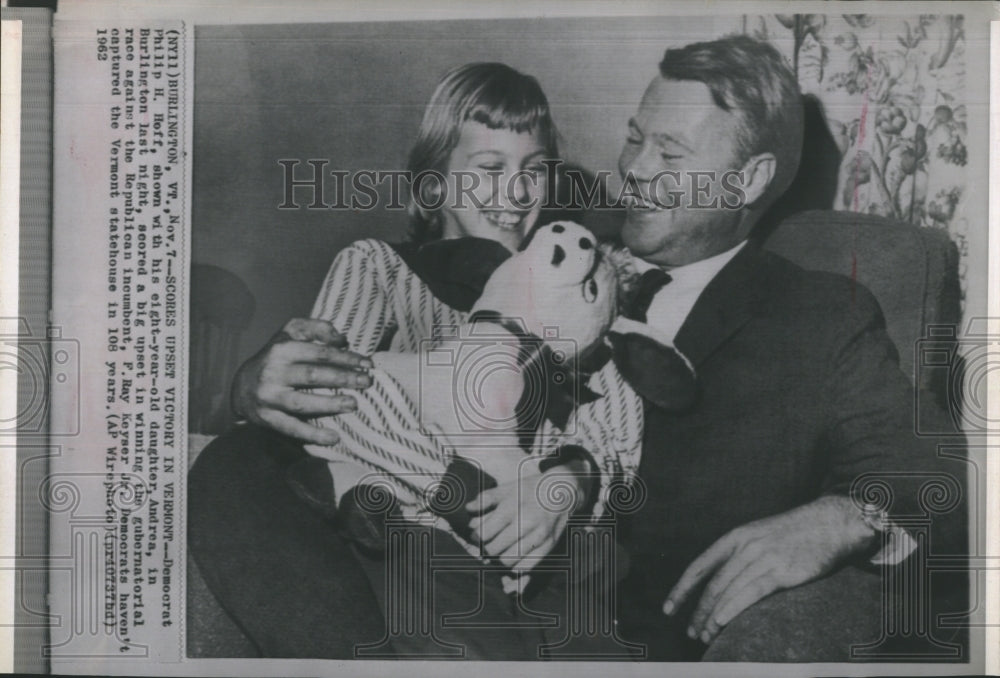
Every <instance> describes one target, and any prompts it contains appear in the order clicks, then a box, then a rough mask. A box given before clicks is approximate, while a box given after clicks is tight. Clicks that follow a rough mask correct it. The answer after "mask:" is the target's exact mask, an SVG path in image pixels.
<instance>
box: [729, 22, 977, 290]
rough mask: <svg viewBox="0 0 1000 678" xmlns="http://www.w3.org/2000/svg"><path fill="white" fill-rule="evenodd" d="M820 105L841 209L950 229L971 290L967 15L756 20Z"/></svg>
mask: <svg viewBox="0 0 1000 678" xmlns="http://www.w3.org/2000/svg"><path fill="white" fill-rule="evenodd" d="M743 30H744V32H745V33H748V34H750V35H754V36H756V37H759V38H763V39H766V40H768V41H770V42H771V43H772V44H774V45H775V46H776V47H778V49H780V50H781V51H782V52H783V53H784V54H785V55H786V57H787V58H788V59H789V62H790V63H791V64H792V66H793V68H794V69H795V72H796V75H797V76H798V79H799V84H800V86H801V88H802V91H803V93H804V94H811V95H814V96H815V97H817V98H818V99H819V101H820V102H821V104H822V106H823V109H824V113H825V116H826V121H827V124H828V126H829V128H830V131H831V132H832V134H833V137H834V139H835V140H836V143H837V145H838V147H839V149H840V158H841V164H840V172H839V181H838V186H837V194H836V199H835V203H834V209H839V210H851V211H857V212H866V213H869V214H878V215H881V216H886V217H891V218H894V219H900V220H903V221H908V222H910V223H913V224H917V225H920V226H925V227H928V228H940V229H943V230H946V231H947V232H948V233H949V234H950V235H951V237H952V239H953V240H954V241H955V242H956V244H957V246H958V248H959V252H960V253H961V256H962V264H961V270H960V274H961V277H962V286H963V289H964V288H965V277H966V259H967V256H966V255H967V242H966V236H967V229H968V221H967V219H966V217H965V214H964V210H963V203H962V201H963V188H964V187H965V185H966V155H967V153H966V136H967V131H966V108H965V103H964V102H965V99H966V97H965V63H966V62H965V34H964V31H963V17H962V16H960V15H929V14H921V15H912V16H877V17H875V16H872V15H869V14H840V15H836V14H796V15H789V14H777V15H767V16H747V17H745V18H744V22H743Z"/></svg>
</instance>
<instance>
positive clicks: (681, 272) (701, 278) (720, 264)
mask: <svg viewBox="0 0 1000 678" xmlns="http://www.w3.org/2000/svg"><path fill="white" fill-rule="evenodd" d="M746 244H747V241H746V240H743V241H741V242H740V243H739V244H738V245H736V247H733V248H732V249H728V250H726V251H725V252H721V253H719V254H716V255H714V256H711V257H709V258H708V259H702V260H701V261H695V262H692V263H690V264H684V265H683V266H677V267H675V268H671V269H667V273H669V274H670V279H671V283H670V284H671V285H672V286H673V285H677V284H678V283H680V284H679V285H677V286H678V287H686V288H690V287H697V288H700V289H704V288H705V287H706V286H707V285H708V283H710V282H712V278H714V277H715V276H717V275H718V274H719V271H721V270H722V269H723V268H724V267H725V265H726V264H728V263H729V262H730V261H731V260H732V258H733V257H735V256H736V254H737V253H738V252H739V251H740V250H741V249H743V248H744V247H745V246H746ZM652 268H656V264H651V263H650V262H648V261H646V260H645V259H640V258H638V257H636V259H635V269H636V271H638V272H639V273H640V274H642V273H645V272H646V271H648V270H650V269H652Z"/></svg>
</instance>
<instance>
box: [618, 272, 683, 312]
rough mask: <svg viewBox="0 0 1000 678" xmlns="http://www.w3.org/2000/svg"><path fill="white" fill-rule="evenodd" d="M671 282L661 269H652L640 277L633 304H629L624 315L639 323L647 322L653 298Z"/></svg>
mask: <svg viewBox="0 0 1000 678" xmlns="http://www.w3.org/2000/svg"><path fill="white" fill-rule="evenodd" d="M671 280H672V278H671V277H670V275H669V274H668V273H665V272H664V271H662V270H661V269H659V268H651V269H650V270H648V271H646V272H645V273H643V274H642V275H641V276H639V282H638V283H637V284H636V289H635V292H634V293H633V297H632V302H631V303H630V304H628V308H627V309H625V313H624V314H623V315H624V316H625V317H626V318H631V319H632V320H635V321H637V322H641V323H644V322H646V311H648V310H649V305H650V304H651V303H653V297H655V296H656V293H657V292H659V291H660V290H662V289H663V287H664V285H666V284H668V283H669V282H670V281H671Z"/></svg>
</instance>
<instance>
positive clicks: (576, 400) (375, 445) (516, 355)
mask: <svg viewBox="0 0 1000 678" xmlns="http://www.w3.org/2000/svg"><path fill="white" fill-rule="evenodd" d="M628 260H629V257H628V255H627V253H624V254H623V253H622V252H620V251H615V250H612V249H609V248H603V247H602V248H599V247H598V246H597V242H596V239H595V238H594V236H593V234H591V233H590V231H588V230H587V229H585V228H584V227H582V226H579V225H578V224H575V223H572V222H556V223H552V224H548V225H546V226H543V227H540V228H538V229H536V230H535V231H534V232H533V234H532V235H531V236H530V237H529V239H528V240H527V242H526V243H525V244H523V245H522V247H521V251H519V252H517V253H515V254H514V255H512V256H510V257H509V258H508V259H506V260H505V261H503V262H502V263H501V264H500V265H499V266H498V267H497V268H496V269H495V270H494V271H493V273H492V275H490V277H489V279H488V280H487V282H486V284H485V286H484V288H483V291H482V294H481V295H480V297H479V299H478V301H476V302H475V304H474V305H473V307H472V309H471V312H470V313H469V314H468V316H467V317H466V318H464V320H463V322H460V323H456V324H454V325H451V326H442V327H438V328H436V330H437V333H436V336H433V337H430V338H428V339H427V340H426V341H423V342H422V344H421V346H420V349H419V350H418V351H414V352H406V353H404V352H386V351H380V352H375V353H374V354H373V355H372V361H373V363H374V368H373V369H372V370H371V376H372V382H373V383H372V386H371V387H369V388H368V389H365V390H363V391H360V392H357V393H353V392H352V394H353V395H355V399H356V400H358V401H359V407H358V411H357V412H355V413H344V414H340V415H337V416H334V417H328V418H325V419H323V420H321V424H322V425H323V426H326V427H329V428H333V429H334V430H336V431H337V432H338V434H339V435H340V439H341V442H340V443H338V444H337V445H336V446H333V447H320V446H309V447H307V449H308V450H309V452H310V453H311V454H313V455H315V456H317V457H321V458H324V459H328V460H329V461H330V462H331V464H330V466H331V475H332V476H333V479H334V489H335V495H336V498H337V502H338V515H339V518H340V520H341V521H342V523H343V524H344V525H345V526H346V527H347V531H348V533H349V534H350V535H351V536H352V537H353V538H354V539H355V540H356V541H358V542H359V543H361V544H362V545H364V546H366V547H369V548H372V549H378V548H380V546H382V545H384V519H385V515H386V513H387V512H389V513H392V512H399V511H400V510H401V511H402V513H401V515H403V516H405V517H407V518H412V517H414V516H419V515H421V514H424V515H426V514H427V513H430V514H433V515H436V516H438V517H441V518H443V519H444V520H446V522H447V525H449V526H450V528H451V530H452V531H453V532H454V534H455V535H457V536H459V537H461V538H462V539H463V540H467V539H468V536H469V529H468V523H469V516H468V514H467V513H466V512H465V511H464V509H463V507H464V505H465V504H466V503H467V502H469V501H471V500H473V499H474V498H475V496H476V495H477V494H478V493H479V492H480V491H481V490H482V489H485V488H489V487H494V486H496V485H497V484H498V483H503V482H506V481H509V480H513V479H515V478H516V477H517V476H518V473H519V469H520V468H521V464H523V463H532V462H534V463H536V464H537V463H538V456H542V457H544V456H545V455H546V454H549V453H550V452H551V453H555V452H556V450H549V449H540V448H541V447H544V445H543V444H541V443H539V441H538V440H537V438H536V434H537V432H538V431H539V430H540V428H541V427H542V423H543V422H546V424H547V425H548V427H549V428H551V427H552V426H555V427H556V428H560V429H565V428H566V426H567V422H569V421H571V418H572V417H573V416H574V414H575V413H576V412H577V410H578V408H579V407H580V406H581V405H583V404H586V403H588V402H590V401H591V400H593V399H595V398H599V397H602V396H603V395H606V394H596V393H593V392H591V391H590V389H589V388H588V386H587V383H586V382H587V380H586V378H580V377H581V376H584V377H585V376H586V370H584V369H583V367H582V366H583V365H584V363H586V362H587V361H588V360H590V359H592V358H597V362H598V363H599V362H600V357H599V356H600V355H601V354H602V353H603V354H605V356H604V362H607V360H608V358H609V355H608V354H609V353H610V349H609V343H608V342H607V341H605V335H606V333H607V332H608V330H609V328H610V327H611V325H612V322H613V321H614V320H615V317H616V312H617V309H618V305H619V297H620V295H621V293H622V289H623V285H622V281H624V280H628V279H629V277H630V274H629V273H628V271H627V268H628V267H627V264H626V263H625V262H627V261H628ZM630 331H631V330H630ZM591 362H593V361H591ZM618 381H619V382H620V378H619V379H618ZM605 391H606V392H611V396H609V397H611V398H613V399H614V401H615V403H616V405H615V407H614V408H612V409H613V410H614V411H616V412H619V413H624V414H621V421H618V420H615V421H613V422H612V423H610V424H607V425H606V427H605V428H608V427H615V426H617V427H620V428H622V429H628V430H627V431H626V432H623V433H621V435H618V432H615V431H611V432H610V435H609V432H608V431H606V430H605V431H601V432H600V435H599V436H598V438H596V439H594V440H586V439H584V440H583V441H581V445H582V446H584V447H593V448H596V447H600V446H601V442H602V441H605V442H606V441H608V440H616V439H617V440H624V439H626V438H628V439H629V442H628V443H627V444H626V447H629V448H633V449H634V450H635V453H636V454H637V451H638V448H639V439H640V438H641V417H642V405H641V401H640V400H639V398H638V396H637V395H636V394H635V393H634V392H632V391H631V390H630V389H629V388H628V387H627V386H625V385H623V384H621V383H617V387H616V388H605ZM637 426H638V435H636V427H637ZM581 428H586V427H581ZM605 446H607V445H605ZM568 447H569V448H570V449H573V446H568ZM559 453H560V454H562V455H563V456H565V453H566V448H565V447H564V448H562V449H560V450H559ZM532 457H534V459H533V458H532ZM542 463H544V461H543V462H542ZM636 465H637V459H632V460H631V467H632V468H634V467H635V466H636ZM540 466H541V465H540ZM352 467H353V468H354V469H355V470H354V471H353V472H349V471H348V469H350V468H352ZM543 470H544V468H543ZM604 470H606V468H603V469H602V472H603V471H604ZM449 483H450V484H449ZM376 490H377V491H376ZM442 494H443V495H445V496H446V497H448V498H447V499H446V500H444V501H443V502H442V501H436V499H437V500H439V499H440V498H441V495H442ZM470 552H471V550H470Z"/></svg>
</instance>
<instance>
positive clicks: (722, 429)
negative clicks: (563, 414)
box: [619, 36, 963, 661]
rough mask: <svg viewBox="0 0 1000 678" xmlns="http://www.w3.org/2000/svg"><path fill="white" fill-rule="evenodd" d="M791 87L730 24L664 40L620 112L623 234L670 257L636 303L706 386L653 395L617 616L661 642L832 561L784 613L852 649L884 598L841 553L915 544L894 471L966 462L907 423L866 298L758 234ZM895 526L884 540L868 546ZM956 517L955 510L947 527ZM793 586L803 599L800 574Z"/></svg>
mask: <svg viewBox="0 0 1000 678" xmlns="http://www.w3.org/2000/svg"><path fill="white" fill-rule="evenodd" d="M800 101H801V97H800V94H799V91H798V87H797V84H796V81H795V78H794V75H793V74H792V73H791V72H790V70H789V69H788V67H787V65H786V64H785V63H784V61H783V60H782V58H781V57H780V55H779V54H778V53H777V51H776V50H775V49H774V48H773V47H771V46H770V45H767V44H765V43H762V42H758V41H755V40H752V39H750V38H748V37H746V36H736V37H730V38H724V39H721V40H716V41H713V42H708V43H699V44H693V45H688V46H686V47H682V48H678V49H670V50H667V52H666V54H665V55H664V58H663V61H662V62H661V64H660V73H659V74H658V75H657V76H656V77H654V78H653V80H652V82H651V83H650V84H649V87H648V88H647V89H646V92H645V94H644V96H643V98H642V102H641V103H640V105H639V108H638V111H637V113H636V114H635V116H634V117H633V118H632V119H631V120H630V121H629V134H628V138H627V140H626V143H625V147H624V148H623V150H622V153H621V157H620V161H619V163H620V167H619V168H620V171H621V173H622V175H623V176H624V177H626V181H627V182H628V183H629V184H630V185H632V186H634V187H636V188H637V191H636V193H637V195H636V196H634V199H633V200H632V201H631V204H630V206H629V209H628V214H627V218H626V221H625V225H624V228H623V231H622V239H623V241H624V243H625V244H626V245H627V246H628V247H629V249H630V250H631V251H632V252H633V253H634V254H635V255H637V256H638V257H640V258H641V259H643V260H644V262H646V264H647V265H648V267H649V269H651V270H653V271H654V272H657V271H664V272H665V273H666V274H667V275H666V276H662V275H661V276H659V277H660V283H659V284H660V285H661V287H660V289H659V291H657V292H656V293H655V294H653V295H652V296H651V300H650V301H649V302H648V308H647V309H639V311H638V313H639V314H643V313H644V316H645V317H643V318H640V319H642V320H645V321H646V322H648V323H649V325H650V326H652V327H653V328H654V329H655V330H657V331H658V333H659V334H660V335H661V336H663V337H664V338H666V339H673V340H674V342H675V344H676V346H677V348H678V349H679V350H680V351H681V352H682V353H684V354H686V355H687V357H688V358H689V359H690V360H691V362H692V363H693V364H694V366H695V370H696V373H697V376H698V383H699V386H700V391H701V394H700V400H699V402H698V403H697V404H696V405H695V406H694V407H693V408H692V409H691V410H690V411H689V412H686V413H684V414H676V413H671V412H667V411H665V410H662V409H660V408H658V407H657V406H656V405H653V404H651V403H650V404H648V407H647V410H646V421H645V438H644V444H643V453H642V461H641V465H640V469H639V477H640V478H641V479H642V480H643V482H644V483H645V485H646V494H647V500H646V502H645V505H644V506H643V507H642V508H641V509H640V510H639V511H638V512H636V513H634V514H633V515H631V516H629V520H628V523H629V524H628V526H627V528H626V530H625V533H626V535H627V536H626V539H625V549H626V551H627V552H628V553H629V554H630V556H631V559H632V567H631V573H630V575H629V578H628V579H627V580H626V581H625V583H624V585H623V586H622V590H621V611H620V615H619V621H620V623H621V625H622V627H623V633H624V635H625V636H626V637H628V638H634V639H639V640H643V641H645V642H647V643H648V644H649V646H650V648H651V650H652V652H653V653H654V654H655V653H656V649H657V648H663V649H666V647H665V644H664V643H663V638H664V637H665V636H668V637H674V638H677V637H679V636H681V634H683V635H686V636H688V637H689V638H690V639H692V640H698V641H700V642H701V643H704V644H711V643H712V642H713V641H714V640H715V638H716V637H717V636H718V635H719V633H720V631H721V630H722V629H723V628H724V627H726V626H727V624H729V623H730V622H731V621H732V620H733V619H735V618H736V617H737V616H738V615H740V613H741V612H743V611H744V610H746V609H747V608H749V607H751V606H752V605H754V604H755V603H757V602H758V601H760V600H762V599H764V598H765V597H767V596H769V595H771V594H773V593H775V592H777V591H781V590H784V589H793V588H795V587H799V586H801V585H803V584H807V583H809V582H812V581H814V580H818V579H821V578H825V577H827V576H828V575H830V574H831V573H834V572H838V575H837V578H835V579H832V580H830V581H833V582H841V584H842V585H841V586H838V585H837V584H833V585H832V586H831V584H830V581H827V582H826V583H824V584H822V585H821V586H822V587H824V588H816V589H814V590H815V591H817V592H822V593H818V595H826V596H829V595H830V594H831V593H832V592H834V591H835V592H836V593H834V595H835V596H837V597H838V600H837V604H832V601H829V600H828V601H826V605H825V608H823V612H822V615H821V616H822V618H821V619H810V618H809V616H808V611H807V610H794V609H791V610H789V611H788V612H789V614H790V615H791V617H792V618H795V619H796V622H797V623H795V624H792V625H790V626H792V627H794V628H795V629H796V630H797V631H798V632H799V633H800V635H805V634H802V633H801V631H802V629H803V627H804V626H811V627H812V628H813V629H814V630H815V631H816V632H817V634H819V635H822V634H824V633H825V634H827V635H828V636H829V637H831V638H833V639H834V641H833V642H832V643H829V642H818V641H813V642H812V644H811V645H809V647H800V648H798V651H799V652H800V653H801V654H800V655H798V656H799V657H800V658H802V659H811V660H814V661H815V660H820V659H827V660H831V659H832V660H836V659H841V660H846V659H848V658H849V654H848V652H849V647H850V645H851V643H860V642H863V641H865V640H869V641H870V640H874V639H875V638H877V630H878V629H877V628H874V627H873V625H877V622H878V621H879V619H878V617H879V615H878V611H879V609H878V606H877V604H876V603H875V601H879V602H881V596H880V595H879V582H880V580H879V577H877V576H875V575H873V574H869V575H867V576H866V575H865V573H864V571H863V569H859V568H855V567H854V564H863V563H864V562H865V561H867V560H868V559H869V558H870V557H872V556H879V557H880V558H881V559H883V560H888V561H889V562H893V563H896V562H900V561H901V560H902V559H904V558H905V557H907V556H908V555H910V551H912V546H913V544H912V541H911V537H910V535H908V534H907V533H905V532H904V531H902V530H899V529H898V528H894V527H893V524H892V522H891V517H892V515H899V516H906V515H918V514H920V513H921V507H919V506H918V505H917V501H918V491H917V489H916V485H915V483H913V482H912V480H911V481H909V482H903V480H902V479H901V478H899V477H896V476H898V474H899V472H902V471H908V472H927V473H929V474H936V473H947V472H948V471H949V470H950V471H951V472H952V473H960V472H961V469H960V468H954V469H947V470H946V469H943V462H942V461H941V460H939V459H938V458H937V455H936V449H935V444H934V442H933V441H927V440H920V439H917V438H916V437H915V436H914V434H913V402H914V397H913V392H912V388H911V385H910V382H909V379H908V378H907V377H906V376H905V375H904V374H903V373H902V372H901V371H900V369H899V366H898V356H897V353H896V349H895V347H894V346H893V344H892V342H891V341H890V339H889V338H888V336H887V334H886V329H885V322H884V320H883V318H882V314H881V311H880V309H879V307H878V304H877V302H876V301H875V299H874V297H872V295H871V294H870V293H869V292H868V291H867V290H866V289H865V288H863V287H862V286H860V285H858V284H856V283H855V282H854V281H851V280H849V279H847V278H844V277H841V276H836V275H831V274H821V273H816V272H807V271H804V270H802V269H800V268H798V267H797V266H795V265H793V264H792V263H790V262H788V261H787V260H784V259H782V258H780V257H778V256H775V255H773V254H769V253H767V252H765V251H763V250H761V249H760V248H759V247H758V246H757V245H756V243H754V242H753V241H752V240H753V238H752V236H753V235H754V229H755V227H756V226H757V225H758V222H759V219H760V217H761V214H762V213H763V211H764V210H766V209H767V208H768V207H769V206H770V205H771V204H772V203H773V202H774V200H775V199H776V198H777V197H778V196H780V195H781V194H782V193H783V192H784V191H785V190H786V189H787V187H788V186H789V184H790V183H791V181H792V179H793V177H794V176H795V173H796V170H797V167H798V159H799V156H800V153H801V145H802V107H801V103H800ZM733 170H736V171H737V172H738V173H737V174H736V175H734V174H732V172H733ZM734 176H735V177H736V178H735V179H734ZM727 177H728V179H727ZM727 182H729V183H727ZM734 195H739V200H732V198H733V196H734ZM654 277H655V276H654ZM667 281H669V282H667ZM636 372H637V374H638V373H639V372H640V370H636ZM876 478H878V479H880V480H884V481H887V482H888V483H889V484H890V486H891V487H892V490H893V493H894V501H893V503H892V505H891V507H889V506H886V507H875V506H869V507H867V512H866V511H865V510H862V508H863V504H862V503H861V502H858V503H856V502H855V500H854V498H852V496H851V492H852V485H854V483H855V482H856V481H859V480H861V481H863V480H865V479H869V480H874V479H876ZM924 480H926V478H924ZM854 489H855V494H857V490H858V489H860V488H854ZM880 508H886V509H891V514H890V512H889V511H882V510H880ZM889 531H891V532H892V533H893V534H894V536H895V537H896V538H897V545H896V546H897V547H896V548H894V549H891V550H889V549H885V550H883V551H882V552H881V553H876V552H877V551H879V548H878V547H879V546H880V545H881V543H882V541H881V539H880V536H881V533H882V532H889ZM962 532H963V529H962V527H961V521H956V523H955V524H954V527H953V528H952V529H951V530H950V531H949V533H946V537H951V538H952V543H956V542H960V540H961V537H962V536H963V535H962V534H961V533H962ZM942 545H943V544H942ZM851 563H853V564H851ZM849 564H851V565H849ZM848 565H849V567H848V569H846V570H845V566H848ZM851 568H853V569H851ZM795 595H796V596H799V597H798V598H793V599H791V600H795V601H796V602H797V603H798V604H800V605H803V606H805V607H808V602H809V600H810V599H809V597H808V596H809V594H808V589H807V592H806V593H805V594H803V593H802V592H801V591H799V592H796V594H795ZM803 595H805V596H806V597H805V598H803V597H801V596H803ZM813 602H815V601H813ZM802 612H807V614H802ZM664 613H665V614H666V617H664ZM864 616H867V619H863V620H862V623H861V624H860V625H859V624H858V618H859V617H864ZM845 628H846V629H854V630H856V631H857V632H858V633H859V635H860V636H862V637H855V638H851V637H850V633H847V634H844V629H845ZM772 630H774V629H773V628H772ZM868 634H871V635H869V637H867V638H865V637H863V636H865V635H868ZM787 643H788V639H787V638H776V639H773V640H772V645H771V647H769V648H761V649H762V651H763V652H764V654H765V655H766V656H764V657H759V656H758V657H753V658H758V659H760V658H767V659H782V658H789V657H790V656H792V655H790V654H789V651H788V650H784V652H785V654H782V653H781V652H779V651H778V650H779V648H781V647H782V646H786V644H787ZM675 647H676V651H678V652H680V653H681V654H682V655H683V654H685V653H687V654H688V656H696V655H697V654H698V651H699V649H700V648H698V646H697V645H695V646H693V647H691V646H688V647H685V645H684V643H683V641H680V640H678V642H677V643H676V644H675ZM810 653H811V654H810ZM716 658H722V657H718V656H716Z"/></svg>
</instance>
